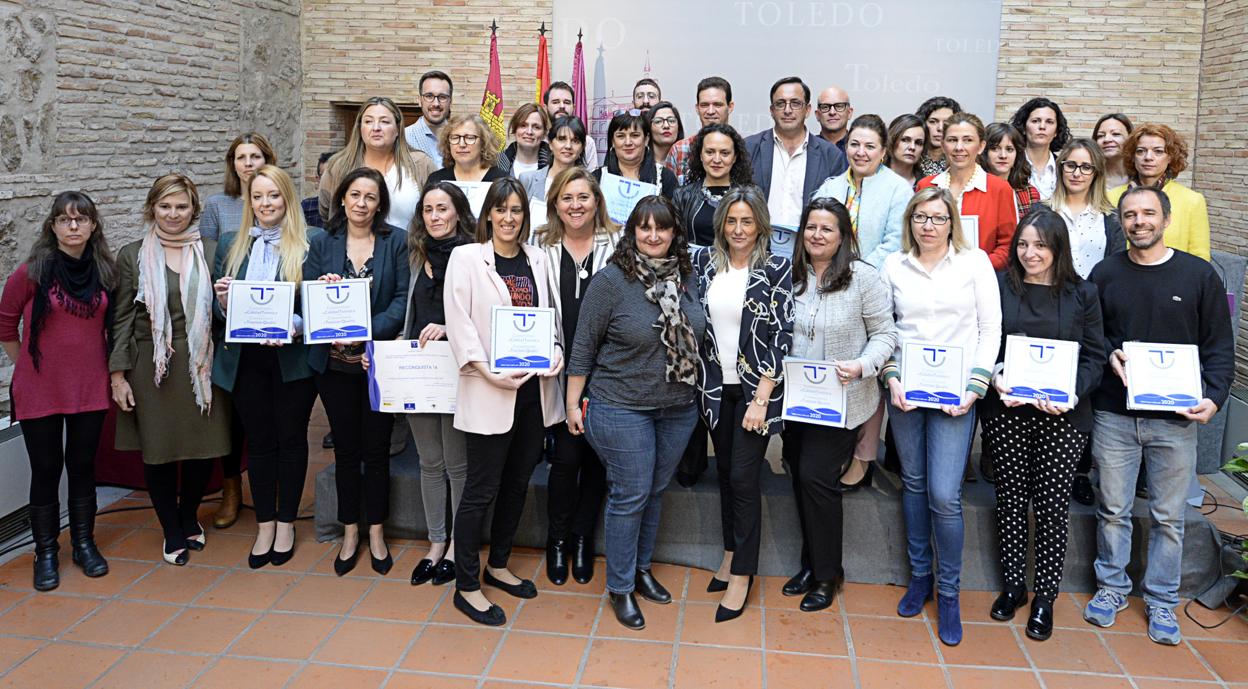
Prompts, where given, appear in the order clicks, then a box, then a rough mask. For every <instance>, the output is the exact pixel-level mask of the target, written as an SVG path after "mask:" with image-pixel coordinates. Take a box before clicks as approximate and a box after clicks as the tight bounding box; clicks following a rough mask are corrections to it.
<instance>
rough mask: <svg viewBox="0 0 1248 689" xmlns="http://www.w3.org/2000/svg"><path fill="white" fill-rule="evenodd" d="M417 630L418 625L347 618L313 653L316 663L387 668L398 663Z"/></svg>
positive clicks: (419, 628)
mask: <svg viewBox="0 0 1248 689" xmlns="http://www.w3.org/2000/svg"><path fill="white" fill-rule="evenodd" d="M420 630H421V625H418V624H402V623H399V622H368V621H364V620H352V619H348V620H347V621H346V622H344V623H343V624H342V626H341V627H339V628H338V631H336V632H334V635H333V636H332V637H330V639H329V641H327V642H326V643H325V644H324V645H323V646H321V649H320V650H319V651H317V652H316V660H318V661H322V662H326V663H338V664H341V665H368V666H372V667H386V668H388V667H391V666H393V665H396V664H398V662H399V658H401V657H402V656H403V653H404V652H405V651H406V650H407V647H408V645H409V644H410V643H411V641H412V638H413V637H415V636H416V634H417V633H418V632H420Z"/></svg>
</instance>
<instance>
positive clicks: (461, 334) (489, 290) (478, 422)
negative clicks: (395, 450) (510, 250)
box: [442, 242, 565, 435]
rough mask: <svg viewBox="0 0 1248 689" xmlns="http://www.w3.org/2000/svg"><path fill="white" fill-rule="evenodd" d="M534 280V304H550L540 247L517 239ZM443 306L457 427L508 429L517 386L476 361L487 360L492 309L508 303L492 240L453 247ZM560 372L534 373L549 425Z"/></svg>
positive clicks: (555, 413)
mask: <svg viewBox="0 0 1248 689" xmlns="http://www.w3.org/2000/svg"><path fill="white" fill-rule="evenodd" d="M520 248H521V250H523V251H524V253H525V255H526V256H528V258H529V266H530V267H531V268H532V269H533V281H534V282H536V283H537V297H538V305H539V306H543V307H550V306H552V302H551V299H550V289H549V287H548V286H547V278H546V256H545V255H544V254H543V253H542V250H541V249H539V248H537V247H533V246H528V245H521V247H520ZM442 298H443V302H444V305H445V307H446V339H447V340H448V341H450V343H451V353H452V355H454V357H455V363H457V364H459V367H460V368H459V387H458V388H457V390H456V394H457V399H456V405H455V428H457V429H459V430H461V431H464V432H467V433H479V434H481V435H498V434H501V433H506V432H507V431H509V430H511V424H512V421H513V420H514V418H515V410H516V392H515V390H504V389H502V388H500V387H498V386H496V385H494V384H493V383H491V382H489V381H488V380H486V379H485V378H483V377H482V376H481V374H480V373H479V372H478V371H477V370H476V369H475V368H474V367H473V366H472V362H474V361H489V360H490V339H491V338H490V310H491V308H492V307H494V306H496V305H501V306H511V293H510V292H508V291H507V285H506V284H504V283H503V279H502V278H501V277H499V276H498V271H497V270H495V268H494V245H493V244H492V243H491V242H485V243H482V244H465V245H464V246H460V247H456V248H455V250H454V251H452V252H451V260H450V263H449V264H448V265H447V267H446V287H445V289H444V290H443V296H442ZM558 378H559V377H558V376H554V377H551V378H538V380H539V381H540V385H541V390H542V419H543V422H544V423H545V424H546V425H547V426H553V425H555V424H557V423H561V422H563V420H564V418H565V415H564V409H563V397H562V396H561V395H560V394H559V380H558Z"/></svg>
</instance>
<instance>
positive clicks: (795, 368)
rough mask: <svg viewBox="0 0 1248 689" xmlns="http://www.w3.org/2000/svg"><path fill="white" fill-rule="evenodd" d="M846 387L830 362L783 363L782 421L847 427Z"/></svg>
mask: <svg viewBox="0 0 1248 689" xmlns="http://www.w3.org/2000/svg"><path fill="white" fill-rule="evenodd" d="M845 391H846V386H844V385H842V384H841V381H840V380H839V379H838V378H837V377H836V368H835V366H834V365H833V364H832V363H831V362H827V361H814V360H811V359H785V360H784V409H783V411H782V412H781V414H780V418H781V419H783V420H785V421H801V422H802V423H812V424H816V425H819V426H832V427H835V428H844V427H845V407H846V406H847V405H846V401H845Z"/></svg>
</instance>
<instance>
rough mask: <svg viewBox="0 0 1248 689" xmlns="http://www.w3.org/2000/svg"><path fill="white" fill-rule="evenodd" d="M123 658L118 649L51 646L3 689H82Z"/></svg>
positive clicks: (6, 681) (20, 668)
mask: <svg viewBox="0 0 1248 689" xmlns="http://www.w3.org/2000/svg"><path fill="white" fill-rule="evenodd" d="M123 655H125V651H123V650H121V649H116V648H98V647H95V646H79V645H77V644H65V643H52V644H48V645H47V646H44V647H43V648H41V649H40V650H39V651H38V652H37V653H35V654H34V655H33V656H31V657H30V658H28V659H27V660H26V662H24V663H22V664H21V665H18V666H17V667H15V668H13V670H12V671H10V672H9V674H7V675H5V677H4V678H3V679H0V689H32V687H38V688H39V689H82V687H85V686H87V685H88V684H90V683H91V682H92V681H93V680H95V678H97V677H99V676H100V675H102V674H103V673H104V671H105V670H107V669H108V668H109V666H111V665H112V664H113V663H115V662H117V660H118V659H119V658H121V657H122V656H123Z"/></svg>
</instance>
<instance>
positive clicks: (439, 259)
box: [425, 232, 468, 299]
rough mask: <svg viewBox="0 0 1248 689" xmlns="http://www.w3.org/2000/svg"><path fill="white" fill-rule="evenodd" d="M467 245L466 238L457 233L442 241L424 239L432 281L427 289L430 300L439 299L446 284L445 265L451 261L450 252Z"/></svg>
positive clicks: (430, 238) (429, 238)
mask: <svg viewBox="0 0 1248 689" xmlns="http://www.w3.org/2000/svg"><path fill="white" fill-rule="evenodd" d="M467 243H468V238H467V237H465V236H463V235H462V234H460V233H459V232H456V233H454V234H452V235H451V236H449V237H443V238H442V239H434V238H433V237H426V238H425V260H426V261H428V262H429V268H430V269H431V270H432V272H433V281H432V282H430V283H429V285H428V287H427V289H428V290H429V291H428V294H429V298H430V299H437V298H440V297H441V294H440V292H441V290H442V284H443V283H444V282H446V264H447V263H449V262H450V260H451V251H452V250H454V249H455V247H457V246H461V245H463V244H467Z"/></svg>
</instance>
